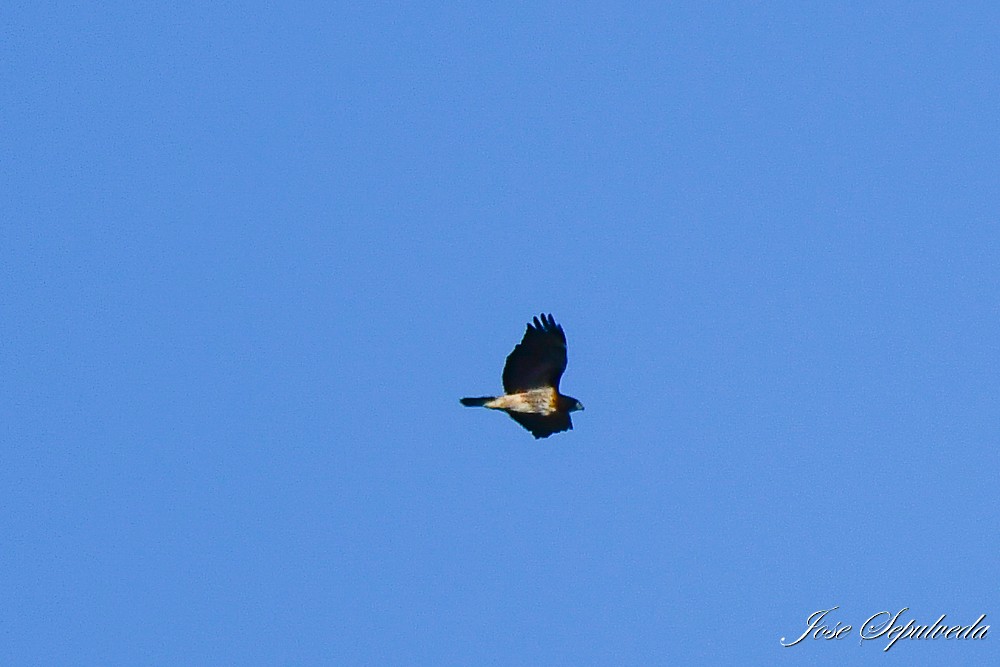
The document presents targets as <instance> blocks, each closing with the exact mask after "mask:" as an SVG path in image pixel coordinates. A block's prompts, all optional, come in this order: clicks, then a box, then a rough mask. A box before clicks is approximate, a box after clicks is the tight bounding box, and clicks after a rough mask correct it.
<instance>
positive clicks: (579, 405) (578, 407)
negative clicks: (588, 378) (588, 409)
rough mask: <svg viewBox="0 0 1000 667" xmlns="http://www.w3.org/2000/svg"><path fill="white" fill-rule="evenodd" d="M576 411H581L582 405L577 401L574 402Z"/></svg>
mask: <svg viewBox="0 0 1000 667" xmlns="http://www.w3.org/2000/svg"><path fill="white" fill-rule="evenodd" d="M576 409H577V410H583V403H581V402H580V401H577V402H576Z"/></svg>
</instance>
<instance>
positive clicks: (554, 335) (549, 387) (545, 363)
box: [461, 314, 583, 438]
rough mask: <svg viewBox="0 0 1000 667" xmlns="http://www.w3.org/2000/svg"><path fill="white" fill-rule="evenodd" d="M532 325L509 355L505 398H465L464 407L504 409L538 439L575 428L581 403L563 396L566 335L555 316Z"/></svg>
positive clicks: (505, 371) (504, 380) (504, 384)
mask: <svg viewBox="0 0 1000 667" xmlns="http://www.w3.org/2000/svg"><path fill="white" fill-rule="evenodd" d="M540 317H541V319H539V318H538V317H536V318H534V321H533V322H532V323H529V324H528V329H527V331H525V332H524V338H522V339H521V342H520V343H518V344H517V346H516V347H515V348H514V351H513V352H511V353H510V354H509V355H508V356H507V363H506V364H505V365H504V368H503V390H504V394H503V395H502V396H482V397H478V398H463V399H461V403H462V405H465V406H468V407H485V408H490V409H493V410H503V411H504V412H506V413H507V414H508V415H510V416H511V418H512V419H513V420H514V421H516V422H517V423H518V424H520V425H521V426H523V427H524V428H526V429H528V430H529V431H531V434H532V435H533V436H535V437H536V438H547V437H549V436H550V435H552V434H553V433H559V432H561V431H568V430H570V429H572V428H573V422H572V421H571V420H570V418H569V415H570V413H571V412H574V411H576V410H583V405H581V404H580V401H578V400H576V399H575V398H573V397H572V396H564V395H563V394H560V393H559V380H560V378H562V374H563V371H565V370H566V334H565V333H564V332H563V328H562V327H561V326H559V325H558V324H556V321H555V319H553V317H552V316H551V315H544V314H543V315H541V316H540Z"/></svg>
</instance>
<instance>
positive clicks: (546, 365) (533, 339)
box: [503, 314, 566, 431]
mask: <svg viewBox="0 0 1000 667" xmlns="http://www.w3.org/2000/svg"><path fill="white" fill-rule="evenodd" d="M541 318H542V319H541V321H539V320H538V318H537V317H536V318H535V319H534V322H533V323H530V324H528V330H527V331H525V332H524V338H522V339H521V342H520V343H518V345H517V347H515V348H514V351H513V352H511V353H510V354H509V355H508V356H507V363H506V364H505V365H504V367H503V390H504V391H505V392H507V393H508V394H515V393H518V392H522V391H527V390H529V389H538V388H539V387H555V388H556V389H559V378H561V377H562V374H563V371H565V370H566V334H565V333H563V329H562V327H561V326H559V325H558V324H556V321H555V319H553V318H552V316H551V315H544V314H543V315H542V316H541ZM525 428H528V427H527V426H526V427H525ZM529 430H530V428H529ZM559 430H560V431H563V430H565V429H559Z"/></svg>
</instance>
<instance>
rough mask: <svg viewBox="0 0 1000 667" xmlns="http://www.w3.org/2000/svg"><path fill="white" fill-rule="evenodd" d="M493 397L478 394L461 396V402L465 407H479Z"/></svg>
mask: <svg viewBox="0 0 1000 667" xmlns="http://www.w3.org/2000/svg"><path fill="white" fill-rule="evenodd" d="M494 398H495V397H493V396H479V397H478V398H463V399H461V402H462V405H464V406H465V407H467V408H481V407H482V406H484V405H486V404H487V403H489V402H490V401H492V400H493V399H494Z"/></svg>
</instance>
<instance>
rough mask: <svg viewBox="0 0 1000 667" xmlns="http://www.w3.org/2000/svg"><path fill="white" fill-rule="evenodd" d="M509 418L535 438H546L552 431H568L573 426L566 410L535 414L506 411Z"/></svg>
mask: <svg viewBox="0 0 1000 667" xmlns="http://www.w3.org/2000/svg"><path fill="white" fill-rule="evenodd" d="M507 414H509V415H510V416H511V419H513V420H514V421H516V422H517V423H518V424H520V425H521V426H523V427H524V428H526V429H528V430H529V431H531V435H533V436H535V438H547V437H549V436H550V435H552V434H553V433H559V432H561V431H569V430H570V429H572V428H573V422H572V421H570V418H569V413H568V412H553V413H552V414H550V415H536V414H531V413H528V412H508V413H507Z"/></svg>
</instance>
